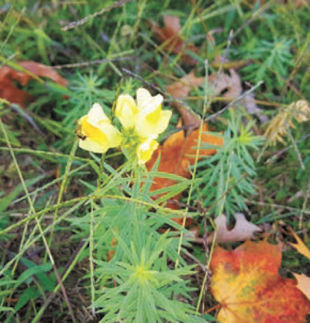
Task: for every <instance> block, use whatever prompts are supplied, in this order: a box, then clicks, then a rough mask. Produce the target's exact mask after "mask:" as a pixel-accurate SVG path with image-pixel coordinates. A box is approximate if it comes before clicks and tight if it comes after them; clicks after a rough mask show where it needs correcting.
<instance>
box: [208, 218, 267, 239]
mask: <svg viewBox="0 0 310 323" xmlns="http://www.w3.org/2000/svg"><path fill="white" fill-rule="evenodd" d="M235 219H236V223H235V226H234V228H233V229H231V230H229V229H228V228H227V224H226V223H227V222H226V216H225V215H224V214H222V215H220V216H218V217H217V218H216V219H215V221H214V223H215V225H216V236H215V241H216V242H218V243H220V242H235V241H244V240H247V239H251V238H253V237H254V233H255V232H259V231H262V230H261V228H260V227H258V226H257V225H255V224H253V223H251V222H249V221H248V220H247V219H246V218H245V216H244V214H242V213H236V214H235ZM213 239H214V233H212V234H211V235H210V236H209V237H208V243H211V242H212V241H213Z"/></svg>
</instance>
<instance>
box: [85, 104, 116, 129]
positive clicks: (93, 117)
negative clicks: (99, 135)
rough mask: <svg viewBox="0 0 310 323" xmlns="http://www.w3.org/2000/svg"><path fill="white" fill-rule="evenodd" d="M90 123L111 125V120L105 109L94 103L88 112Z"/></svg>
mask: <svg viewBox="0 0 310 323" xmlns="http://www.w3.org/2000/svg"><path fill="white" fill-rule="evenodd" d="M87 115H88V122H90V123H92V124H97V123H98V122H102V121H103V122H108V123H111V121H110V119H109V118H108V117H107V116H106V114H105V113H104V112H103V109H102V107H101V105H100V104H99V103H94V104H93V105H92V107H91V109H90V110H89V112H88V114H87Z"/></svg>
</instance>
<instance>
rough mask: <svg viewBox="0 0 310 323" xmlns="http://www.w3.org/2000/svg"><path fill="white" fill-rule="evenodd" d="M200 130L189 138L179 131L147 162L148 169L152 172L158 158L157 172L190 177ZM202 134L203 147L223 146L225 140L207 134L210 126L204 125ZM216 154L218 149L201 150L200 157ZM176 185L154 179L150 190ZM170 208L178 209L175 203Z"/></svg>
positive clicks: (168, 180)
mask: <svg viewBox="0 0 310 323" xmlns="http://www.w3.org/2000/svg"><path fill="white" fill-rule="evenodd" d="M199 131H200V130H199V129H196V130H194V131H192V132H191V133H190V134H189V135H188V136H187V137H186V136H185V133H184V131H183V130H182V131H178V132H176V133H175V134H173V135H171V136H170V137H169V138H168V139H167V140H166V141H165V142H164V144H163V145H160V146H159V147H158V149H157V150H156V151H155V152H154V154H153V156H152V158H151V159H150V160H149V161H148V162H147V164H146V167H147V168H148V169H149V170H151V169H152V167H153V165H154V163H155V162H156V160H157V158H158V157H159V156H160V161H159V164H158V168H157V170H158V171H160V172H165V173H170V174H176V175H179V176H183V177H186V178H189V177H190V171H189V166H190V165H193V164H194V162H195V155H196V151H197V147H198V141H197V140H198V138H199ZM202 131H203V132H202V134H201V145H203V144H206V143H207V144H210V145H216V146H222V145H223V138H222V137H219V136H215V135H214V134H209V133H205V132H207V131H208V126H207V124H206V123H205V124H204V125H203V129H202ZM215 153H216V149H215V148H213V149H200V152H199V156H200V157H202V156H209V155H213V154H215ZM173 184H175V181H173V180H171V179H167V178H154V179H153V183H152V185H151V188H150V190H151V191H155V190H157V189H161V188H164V187H167V186H171V185H173ZM178 198H179V196H175V197H174V198H173V199H172V200H178ZM168 207H171V208H173V209H177V208H178V206H177V204H176V203H175V202H173V201H171V203H168Z"/></svg>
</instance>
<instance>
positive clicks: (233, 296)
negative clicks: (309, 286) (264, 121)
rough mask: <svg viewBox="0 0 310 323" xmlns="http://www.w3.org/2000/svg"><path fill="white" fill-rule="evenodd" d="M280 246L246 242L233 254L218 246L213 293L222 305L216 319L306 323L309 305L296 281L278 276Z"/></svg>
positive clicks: (213, 266)
mask: <svg viewBox="0 0 310 323" xmlns="http://www.w3.org/2000/svg"><path fill="white" fill-rule="evenodd" d="M280 264H281V247H280V246H279V245H272V244H269V243H268V242H267V241H262V242H259V243H254V242H251V241H246V242H245V243H244V244H242V245H241V246H239V247H238V248H236V249H235V250H233V251H228V250H225V249H223V248H221V247H219V246H216V247H215V249H214V251H213V255H212V260H211V264H210V267H211V270H212V273H213V275H212V282H211V292H212V294H213V296H214V297H215V299H216V300H217V301H218V302H219V303H220V304H221V310H220V312H219V313H218V316H217V319H218V320H219V321H220V322H227V323H271V322H277V323H291V322H294V323H298V322H305V316H306V315H307V314H309V313H310V302H309V300H307V298H306V297H305V296H304V295H303V293H302V292H301V291H300V290H299V289H298V288H297V287H296V282H295V280H294V279H285V278H282V277H281V276H280V275H279V273H278V270H279V267H280Z"/></svg>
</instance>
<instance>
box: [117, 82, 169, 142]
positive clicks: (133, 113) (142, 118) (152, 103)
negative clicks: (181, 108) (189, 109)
mask: <svg viewBox="0 0 310 323" xmlns="http://www.w3.org/2000/svg"><path fill="white" fill-rule="evenodd" d="M162 102H163V97H162V96H161V95H160V94H157V95H156V96H154V97H153V96H151V94H150V92H149V91H148V90H146V89H143V88H140V89H138V90H137V103H135V101H134V99H133V98H132V97H131V96H130V95H120V96H119V98H118V100H117V103H116V110H115V115H116V116H117V117H118V119H119V120H120V122H121V124H122V126H123V127H124V128H126V129H127V128H134V129H135V131H136V133H137V134H138V135H139V136H140V137H141V138H149V137H152V138H157V137H158V135H159V134H160V133H162V132H163V131H164V130H165V129H166V128H167V127H168V123H169V120H170V117H171V114H172V113H171V111H168V110H162V108H161V104H162Z"/></svg>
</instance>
